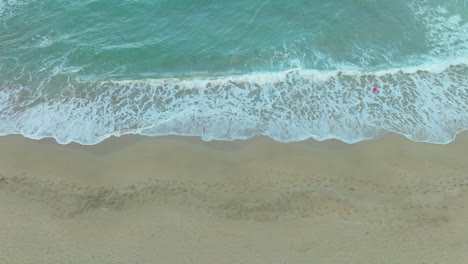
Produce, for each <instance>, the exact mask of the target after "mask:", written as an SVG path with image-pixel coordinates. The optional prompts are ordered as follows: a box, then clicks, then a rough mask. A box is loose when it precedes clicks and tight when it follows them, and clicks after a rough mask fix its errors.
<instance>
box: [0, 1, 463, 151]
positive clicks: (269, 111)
mask: <svg viewBox="0 0 468 264" xmlns="http://www.w3.org/2000/svg"><path fill="white" fill-rule="evenodd" d="M467 19H468V1H466V0H445V1H442V0H392V1H384V0H330V1H322V0H320V1H319V0H309V1H279V0H271V1H255V0H250V1H246V0H239V1H208V0H198V1H189V0H185V1H183V0H172V1H163V0H122V1H112V0H84V1H72V0H53V1H52V0H41V1H39V0H18V1H16V0H0V135H7V134H22V135H25V136H27V137H30V138H42V137H54V138H56V139H57V141H58V142H59V143H68V142H71V141H76V142H80V143H82V144H95V143H98V142H100V141H102V140H104V139H105V138H107V137H109V136H111V135H122V134H127V133H134V134H143V135H168V134H177V135H197V136H201V137H202V138H203V139H205V140H211V139H219V140H233V139H246V138H250V137H253V136H256V135H266V136H269V137H271V138H273V139H275V140H279V141H285V142H288V141H298V140H303V139H306V138H310V137H312V138H315V139H317V140H324V139H328V138H338V139H340V140H343V141H345V142H349V143H353V142H359V141H362V140H367V139H372V138H375V137H378V136H380V135H383V134H385V133H388V132H396V133H401V134H403V135H405V136H407V137H408V138H410V139H412V140H415V141H426V142H433V143H448V142H450V141H451V140H453V138H454V136H455V135H456V134H457V133H458V132H460V131H463V130H466V129H468V75H467V73H468V23H467V22H468V21H467ZM374 87H377V88H378V89H379V92H378V93H373V92H372V88H374Z"/></svg>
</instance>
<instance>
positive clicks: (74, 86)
mask: <svg viewBox="0 0 468 264" xmlns="http://www.w3.org/2000/svg"><path fill="white" fill-rule="evenodd" d="M467 73H468V65H467V64H466V63H463V62H458V63H450V64H438V65H432V66H431V65H429V66H420V67H413V68H407V69H394V70H388V71H380V72H358V71H334V72H318V71H312V70H302V69H292V70H289V71H284V72H270V73H253V74H247V75H238V76H218V77H209V76H204V77H202V76H200V77H190V78H185V79H184V78H173V79H170V78H169V79H153V80H127V81H109V82H91V81H90V82H83V81H79V80H76V79H70V78H68V79H64V80H63V82H64V86H65V87H66V89H63V90H62V91H61V94H56V95H54V96H52V95H48V96H45V95H44V94H43V93H41V92H37V91H40V89H36V87H30V86H28V85H20V84H15V85H9V84H8V83H5V84H4V85H3V87H1V89H0V122H1V124H2V125H1V126H0V134H1V135H7V134H22V135H24V136H26V137H29V138H34V139H39V138H43V137H54V138H55V139H56V140H57V141H58V142H59V143H62V144H66V143H69V142H72V141H74V142H79V143H81V144H96V143H98V142H100V141H102V140H104V139H106V138H108V137H110V136H112V135H115V136H120V135H124V134H141V135H191V136H200V137H202V138H203V139H204V140H234V139H247V138H251V137H254V136H257V135H264V136H268V137H270V138H273V139H275V140H277V141H283V142H290V141H300V140H304V139H307V138H314V139H316V140H325V139H330V138H336V139H339V140H342V141H344V142H348V143H355V142H359V141H363V140H367V139H372V138H375V137H378V136H381V135H383V134H386V133H389V132H395V133H400V134H403V135H405V136H406V137H408V138H409V139H411V140H414V141H424V142H432V143H440V144H444V143H448V142H450V141H452V140H453V139H454V137H455V135H456V134H457V133H458V132H460V131H463V130H466V129H467V128H468V75H467ZM374 87H375V88H378V92H377V93H374V92H372V89H373V88H374ZM34 91H36V92H34Z"/></svg>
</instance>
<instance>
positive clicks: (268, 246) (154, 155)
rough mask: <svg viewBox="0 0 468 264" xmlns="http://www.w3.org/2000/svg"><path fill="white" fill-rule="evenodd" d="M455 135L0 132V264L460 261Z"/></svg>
mask: <svg viewBox="0 0 468 264" xmlns="http://www.w3.org/2000/svg"><path fill="white" fill-rule="evenodd" d="M467 190H468V135H467V134H464V135H459V136H458V138H457V139H456V140H455V141H454V142H452V143H451V144H448V145H435V144H427V143H416V142H412V141H409V140H407V139H405V138H403V137H401V136H398V135H388V136H385V137H383V138H380V139H377V140H373V141H367V142H362V143H358V144H353V145H348V144H345V143H341V142H338V141H326V142H315V141H312V140H310V141H305V142H298V143H289V144H284V143H278V142H274V141H271V140H269V139H266V138H256V139H252V140H248V141H235V142H203V141H201V140H199V139H197V138H188V137H154V138H150V137H139V136H125V137H121V138H112V139H109V140H107V141H105V142H102V143H100V144H98V145H94V146H80V145H77V144H71V145H66V146H63V145H58V144H56V143H54V142H52V141H51V140H41V141H35V140H29V139H25V138H22V137H20V136H5V137H0V263H2V264H3V263H6V264H8V263H48V264H51V263H99V264H105V263H125V264H130V263H140V264H142V263H168V264H177V263H187V264H188V263H200V264H222V263H239V264H240V263H246V264H247V263H255V264H258V263H265V264H289V263H291V264H293V263H320V264H323V263H347V264H353V263H356V264H363V263H379V264H386V263H411V264H423V263H424V264H436V263H440V264H451V263H453V264H455V263H457V264H458V263H468V209H467V208H466V207H467V206H468V192H467Z"/></svg>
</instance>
